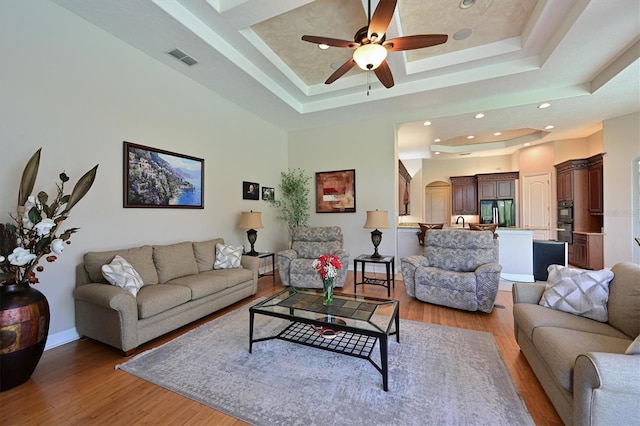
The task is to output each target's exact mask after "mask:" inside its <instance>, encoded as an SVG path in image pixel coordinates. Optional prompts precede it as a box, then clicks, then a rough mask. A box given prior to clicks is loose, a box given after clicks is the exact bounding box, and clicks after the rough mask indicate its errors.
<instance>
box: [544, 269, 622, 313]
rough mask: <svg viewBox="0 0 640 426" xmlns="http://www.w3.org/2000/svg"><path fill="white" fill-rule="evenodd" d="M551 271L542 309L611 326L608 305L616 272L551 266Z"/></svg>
mask: <svg viewBox="0 0 640 426" xmlns="http://www.w3.org/2000/svg"><path fill="white" fill-rule="evenodd" d="M547 270H548V271H549V277H548V278H547V287H546V288H545V290H544V293H543V294H542V298H541V299H540V302H539V303H540V305H541V306H545V307H547V308H552V309H556V310H559V311H563V312H568V313H570V314H574V315H580V316H583V317H586V318H591V319H594V320H596V321H601V322H607V320H608V318H609V317H608V315H607V301H608V300H609V282H610V281H611V279H612V278H613V272H611V271H610V270H608V269H602V270H600V271H585V270H582V269H573V268H567V267H564V266H561V265H550V266H549V267H548V268H547Z"/></svg>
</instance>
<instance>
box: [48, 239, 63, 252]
mask: <svg viewBox="0 0 640 426" xmlns="http://www.w3.org/2000/svg"><path fill="white" fill-rule="evenodd" d="M51 251H52V252H54V253H55V254H62V252H63V251H64V241H62V240H61V239H60V238H56V239H55V240H53V241H51Z"/></svg>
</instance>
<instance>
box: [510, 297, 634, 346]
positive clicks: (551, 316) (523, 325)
mask: <svg viewBox="0 0 640 426" xmlns="http://www.w3.org/2000/svg"><path fill="white" fill-rule="evenodd" d="M513 318H514V321H515V322H516V323H517V324H518V326H519V328H520V329H521V330H522V331H523V332H524V333H525V334H526V336H527V337H528V338H529V339H532V338H533V332H534V330H535V329H536V328H538V327H558V328H566V329H570V330H577V331H584V332H586V333H594V334H600V335H603V336H610V337H617V338H625V337H627V336H626V335H625V334H624V333H623V332H621V331H620V330H618V329H616V328H614V327H612V326H610V325H609V324H605V323H602V322H598V321H594V320H592V319H589V318H584V317H580V316H577V315H573V314H569V313H566V312H562V311H556V310H553V309H551V308H545V307H544V306H540V305H535V304H533V303H516V304H515V305H513Z"/></svg>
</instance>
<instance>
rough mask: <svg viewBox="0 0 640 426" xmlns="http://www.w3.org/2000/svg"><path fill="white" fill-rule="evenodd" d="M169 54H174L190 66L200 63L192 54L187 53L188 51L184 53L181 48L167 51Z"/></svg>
mask: <svg viewBox="0 0 640 426" xmlns="http://www.w3.org/2000/svg"><path fill="white" fill-rule="evenodd" d="M167 54H169V55H171V56H173V57H174V58H176V59H177V60H179V61H180V62H183V63H185V64H187V65H189V66H192V65H195V64H197V63H198V61H196V60H195V59H194V58H192V57H191V56H189V55H187V54H186V53H184V52H183V51H182V50H180V49H173V50H170V51H168V52H167Z"/></svg>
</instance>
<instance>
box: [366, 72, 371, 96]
mask: <svg viewBox="0 0 640 426" xmlns="http://www.w3.org/2000/svg"><path fill="white" fill-rule="evenodd" d="M369 90H371V71H367V96H369Z"/></svg>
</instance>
